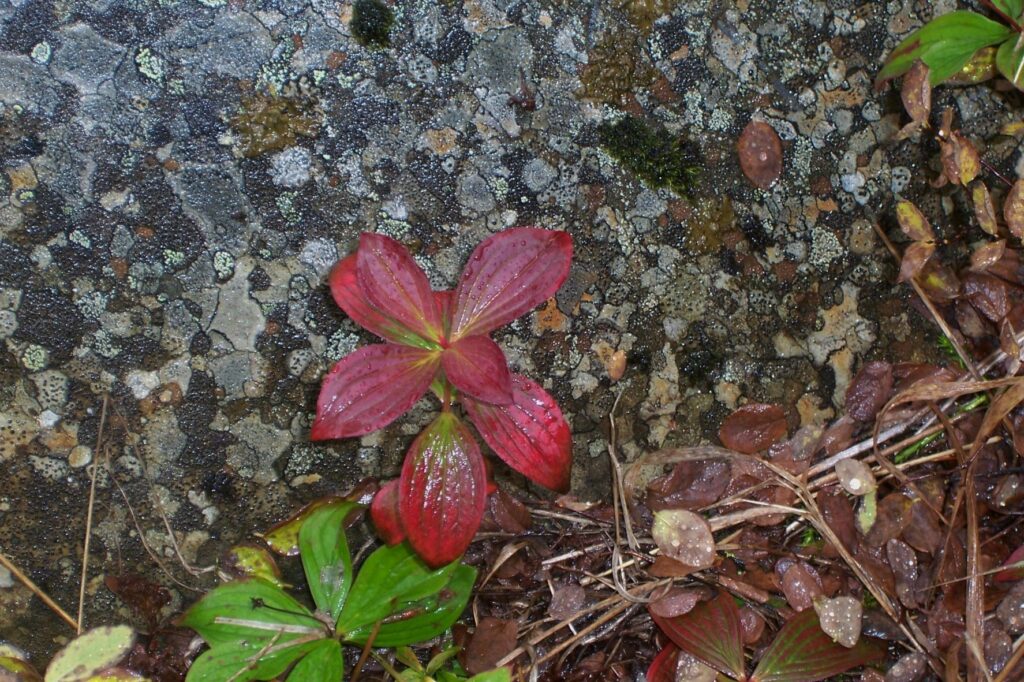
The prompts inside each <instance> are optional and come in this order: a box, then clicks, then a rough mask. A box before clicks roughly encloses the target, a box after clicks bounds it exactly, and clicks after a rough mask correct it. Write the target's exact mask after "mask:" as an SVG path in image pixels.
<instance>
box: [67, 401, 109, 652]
mask: <svg viewBox="0 0 1024 682" xmlns="http://www.w3.org/2000/svg"><path fill="white" fill-rule="evenodd" d="M108 402H110V396H109V395H108V394H103V407H102V408H100V426H99V429H98V431H97V433H96V447H95V448H93V457H94V459H93V463H92V473H91V475H90V479H91V480H90V481H89V505H88V507H87V508H86V512H85V543H84V546H83V547H82V576H81V579H80V581H79V585H78V620H77V622H76V624H75V630H76V632H77V634H79V635H80V634H82V623H83V622H84V618H85V585H86V583H87V582H88V579H89V544H90V541H91V540H92V512H93V509H94V508H95V506H96V472H97V470H98V469H99V466H100V453H103V456H104V464H106V456H107V451H106V448H105V444H104V443H103V429H104V427H106V425H107V403H108Z"/></svg>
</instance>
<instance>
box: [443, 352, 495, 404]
mask: <svg viewBox="0 0 1024 682" xmlns="http://www.w3.org/2000/svg"><path fill="white" fill-rule="evenodd" d="M441 368H442V369H443V370H444V375H445V377H446V378H447V379H448V381H450V382H451V383H452V385H453V386H455V388H457V389H459V390H460V391H462V392H463V393H465V394H466V395H469V396H472V397H473V398H476V399H477V400H482V401H483V402H485V403H490V404H492V405H509V404H511V403H512V374H511V373H510V372H509V370H508V362H506V361H505V353H504V352H502V350H501V348H500V347H499V346H498V344H496V343H495V342H494V341H493V340H491V338H490V337H488V336H482V335H476V336H467V337H465V338H462V339H458V340H456V341H454V342H453V343H452V344H451V345H449V346H448V347H447V348H445V349H444V351H442V353H441Z"/></svg>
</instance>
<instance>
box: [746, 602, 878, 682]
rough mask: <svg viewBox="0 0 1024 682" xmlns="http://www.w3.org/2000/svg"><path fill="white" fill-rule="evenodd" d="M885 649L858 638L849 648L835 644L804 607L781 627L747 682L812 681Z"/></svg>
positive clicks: (812, 612) (874, 657)
mask: <svg viewBox="0 0 1024 682" xmlns="http://www.w3.org/2000/svg"><path fill="white" fill-rule="evenodd" d="M884 655H885V651H884V650H883V649H882V648H881V647H880V646H878V645H877V644H876V643H874V642H871V641H869V640H867V639H865V638H863V637H862V638H861V639H860V640H859V641H858V642H857V644H856V645H855V646H853V647H851V648H849V649H848V648H846V647H844V646H842V645H841V644H836V643H835V642H833V641H832V638H831V637H829V636H828V635H826V634H825V632H824V631H823V630H822V629H821V625H820V624H819V623H818V614H817V612H815V610H814V609H804V610H803V611H800V612H799V613H797V614H796V615H795V616H793V617H792V618H790V619H789V621H788V622H787V623H786V624H785V625H784V626H782V629H781V630H780V631H779V634H777V635H776V636H775V639H774V640H773V641H772V643H771V645H770V646H769V647H768V650H767V651H765V652H764V656H762V657H761V660H760V661H759V662H758V664H757V669H755V670H754V674H753V675H751V676H750V681H751V682H815V681H816V680H823V679H825V678H828V677H832V676H833V675H838V674H839V673H842V672H845V671H847V670H849V669H850V668H855V667H857V666H859V665H865V664H867V663H871V662H872V661H877V660H879V659H881V658H882V657H883V656H884Z"/></svg>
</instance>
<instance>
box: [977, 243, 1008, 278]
mask: <svg viewBox="0 0 1024 682" xmlns="http://www.w3.org/2000/svg"><path fill="white" fill-rule="evenodd" d="M1005 252H1006V240H1005V239H1000V240H998V241H994V242H985V243H984V244H982V245H981V246H979V247H978V248H977V249H975V250H974V253H972V254H971V269H972V270H978V271H985V270H988V269H989V268H990V267H992V266H993V265H995V264H996V263H998V262H999V261H1000V260H1001V259H1002V257H1003V253H1005Z"/></svg>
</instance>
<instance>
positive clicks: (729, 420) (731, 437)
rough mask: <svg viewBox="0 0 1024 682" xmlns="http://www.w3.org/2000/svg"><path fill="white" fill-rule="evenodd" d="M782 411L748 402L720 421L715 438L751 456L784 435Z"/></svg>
mask: <svg viewBox="0 0 1024 682" xmlns="http://www.w3.org/2000/svg"><path fill="white" fill-rule="evenodd" d="M786 428H787V427H786V413H785V412H784V411H783V410H782V408H781V407H779V406H778V405H767V404H764V403H751V404H750V405H744V406H743V407H741V408H739V409H738V410H736V411H735V412H733V413H732V414H730V415H729V416H728V417H726V418H725V420H724V421H723V422H722V426H721V428H720V429H719V430H718V438H719V440H721V441H722V445H724V446H725V447H727V448H729V449H731V450H736V451H737V452H742V453H745V454H748V455H752V454H754V453H755V452H760V451H762V450H767V449H768V448H769V447H770V446H771V444H772V443H774V442H775V441H777V440H780V439H782V438H784V437H785V436H786Z"/></svg>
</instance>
